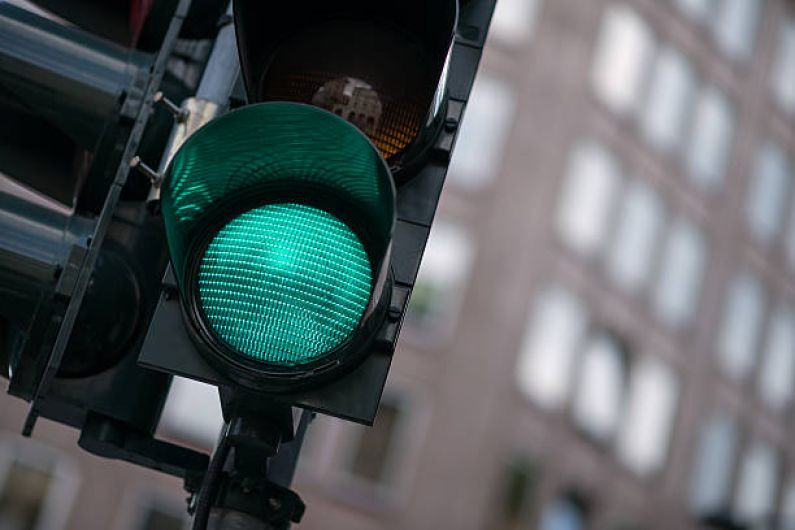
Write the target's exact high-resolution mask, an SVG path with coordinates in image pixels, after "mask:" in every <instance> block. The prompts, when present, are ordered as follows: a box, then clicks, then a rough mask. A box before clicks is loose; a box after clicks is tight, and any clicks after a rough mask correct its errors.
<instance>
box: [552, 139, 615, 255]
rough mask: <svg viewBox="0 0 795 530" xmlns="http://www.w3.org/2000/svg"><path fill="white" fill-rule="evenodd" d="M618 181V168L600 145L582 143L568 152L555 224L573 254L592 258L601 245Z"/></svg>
mask: <svg viewBox="0 0 795 530" xmlns="http://www.w3.org/2000/svg"><path fill="white" fill-rule="evenodd" d="M619 181H620V176H619V169H618V164H617V162H616V160H615V159H614V158H613V156H612V155H611V154H610V153H609V152H607V151H606V150H605V148H604V147H602V146H601V145H599V144H597V143H596V142H593V141H583V142H580V143H579V144H577V145H576V146H575V147H574V149H573V150H572V151H571V153H570V155H569V161H568V165H567V168H566V175H565V177H564V178H563V187H562V189H561V192H560V198H559V203H558V211H557V219H556V221H557V227H558V232H559V234H560V237H561V239H562V240H563V242H564V243H566V244H567V245H568V246H569V247H570V248H571V249H572V250H574V251H576V252H578V253H580V254H582V255H591V254H593V253H595V252H596V251H597V250H598V249H599V248H600V247H601V246H602V245H603V243H604V241H605V238H606V236H607V229H608V225H609V221H610V212H611V211H612V210H613V203H614V201H615V196H616V192H617V190H618V185H619Z"/></svg>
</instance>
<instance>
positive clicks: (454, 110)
mask: <svg viewBox="0 0 795 530" xmlns="http://www.w3.org/2000/svg"><path fill="white" fill-rule="evenodd" d="M45 1H46V0H42V2H45ZM134 3H135V4H136V5H141V6H142V5H144V4H145V3H139V2H134ZM190 4H191V2H190V0H179V2H178V3H177V7H176V10H175V13H174V16H173V17H171V18H170V19H169V20H170V22H169V23H168V28H167V31H165V33H164V36H163V38H162V42H160V43H159V44H158V46H156V48H158V49H159V51H158V52H157V54H145V53H141V52H140V51H131V50H129V49H119V48H118V47H114V46H110V45H109V44H108V43H106V42H104V41H101V42H100V41H99V40H98V39H97V38H96V37H95V36H91V35H88V34H86V33H84V32H81V31H80V30H77V29H75V28H72V27H68V26H63V25H53V24H54V23H52V24H51V23H48V22H43V21H41V20H35V21H34V20H33V19H32V18H30V16H29V15H23V14H21V13H20V12H19V10H16V8H12V7H10V6H8V5H7V4H5V3H0V71H2V72H3V74H4V75H3V76H0V88H2V89H3V90H0V112H11V113H15V114H14V115H15V116H21V117H23V118H25V120H28V121H26V122H25V123H24V124H23V125H22V127H23V128H24V127H26V126H27V125H29V124H30V123H35V124H43V127H44V128H46V129H47V130H49V131H54V134H55V133H57V134H56V135H60V136H63V137H66V139H67V140H68V142H65V143H64V145H66V146H67V147H68V149H65V152H67V153H70V152H71V151H70V149H76V151H75V152H76V153H78V155H77V156H76V157H75V158H74V160H76V161H78V162H81V164H76V165H78V166H79V168H80V169H81V171H79V172H78V173H77V177H76V178H73V179H72V180H71V181H69V182H70V185H69V186H67V187H66V189H65V190H64V189H62V188H63V187H59V186H60V182H59V181H58V178H57V173H58V171H63V170H64V168H63V167H59V168H58V171H56V172H55V173H54V174H53V175H50V174H48V176H47V177H46V178H43V179H40V180H41V181H40V182H38V181H37V182H36V183H35V185H34V184H33V181H29V180H25V179H27V178H29V176H28V175H30V174H37V172H36V171H27V172H25V171H23V170H24V169H30V167H31V166H30V164H33V165H35V164H36V163H38V162H40V161H38V160H35V157H31V156H26V157H24V160H23V162H24V163H23V164H21V165H20V166H19V167H17V169H20V174H23V173H25V175H23V176H22V177H21V178H18V181H19V182H21V183H22V184H28V185H31V186H33V187H37V188H38V189H39V190H40V191H43V192H44V193H47V194H49V193H51V192H53V193H55V191H58V192H59V193H61V195H60V200H61V202H62V203H63V204H60V205H58V206H57V207H56V206H53V205H52V204H50V202H48V201H45V202H46V206H42V204H41V202H40V201H38V199H37V200H33V199H31V198H30V197H29V196H26V195H24V194H21V195H19V196H15V197H14V198H13V200H8V199H7V198H6V197H5V196H2V194H0V198H2V199H3V202H2V203H0V228H3V230H0V292H2V294H3V297H2V299H0V341H1V342H0V345H3V346H5V348H4V349H3V350H0V360H1V361H3V362H5V363H6V367H7V368H8V369H9V370H11V372H12V373H11V374H10V377H11V382H10V386H9V391H10V392H11V393H12V394H14V395H17V396H19V397H22V398H24V399H27V400H29V401H31V402H32V405H31V412H30V415H29V421H28V423H27V425H26V427H25V432H26V433H28V434H29V433H30V431H31V429H32V427H33V422H34V421H35V418H36V417H37V416H39V415H42V416H46V417H48V418H52V419H54V420H55V421H59V422H62V423H65V424H67V425H71V426H74V427H77V428H79V429H80V430H81V437H80V445H81V447H83V448H85V449H87V450H89V451H91V452H94V453H97V454H100V455H103V456H109V457H114V458H121V459H126V460H130V461H132V462H135V463H137V464H140V465H144V466H148V467H152V468H155V469H159V470H162V471H166V472H169V473H172V474H176V475H179V476H184V477H185V478H186V479H192V480H193V485H192V486H191V487H190V488H189V489H191V491H194V490H195V489H196V486H198V484H197V482H196V481H197V480H198V479H199V478H200V477H201V476H202V475H204V482H205V485H204V486H202V488H201V492H202V493H201V497H200V498H199V500H198V501H197V502H198V504H199V505H200V506H202V507H203V509H197V513H202V514H205V515H206V514H207V513H208V510H207V509H206V507H207V506H208V503H210V504H212V503H213V502H214V500H213V498H214V496H215V492H214V488H213V487H209V486H208V485H212V484H216V485H217V484H218V483H219V482H218V480H217V478H218V475H219V473H222V470H223V468H224V465H225V462H226V459H227V455H228V454H229V451H230V448H231V447H234V449H235V450H234V451H233V452H232V453H233V454H234V458H233V460H234V469H235V472H236V473H237V475H236V476H232V477H231V480H232V481H231V483H230V482H229V481H227V483H226V485H227V486H229V488H228V489H227V490H225V491H226V492H227V493H225V495H226V494H228V496H229V503H228V504H229V505H234V504H235V502H237V501H240V502H241V503H243V504H245V503H246V502H248V501H249V499H250V497H246V495H242V497H238V498H237V501H236V500H235V498H236V497H235V496H236V495H237V493H235V491H237V489H236V488H237V486H240V488H239V489H240V490H241V491H243V493H244V494H245V490H246V489H247V488H248V487H247V486H246V485H245V484H244V483H243V482H245V480H243V479H247V478H256V479H257V480H260V479H263V478H267V479H268V480H265V481H264V482H262V485H263V487H264V488H265V489H266V490H268V491H278V492H279V495H285V496H284V497H283V498H284V499H285V500H286V501H287V502H285V503H284V504H283V505H284V506H290V507H291V508H290V509H289V510H286V511H285V512H284V513H283V514H279V517H281V516H282V515H284V516H285V517H295V516H296V514H298V512H300V499H297V497H296V496H294V495H293V496H290V495H289V493H291V492H289V490H285V489H284V488H283V487H282V488H281V489H278V488H277V489H272V488H271V486H273V485H274V484H276V485H278V486H280V487H281V486H287V485H289V478H285V479H284V481H283V482H284V484H277V483H276V481H273V480H271V478H272V477H263V474H264V471H263V469H261V467H262V466H261V463H262V460H263V458H262V456H263V454H264V455H265V456H266V458H265V459H266V460H268V459H270V458H271V457H273V456H274V455H275V454H276V451H277V449H278V447H279V444H280V443H281V442H284V441H288V440H289V439H290V437H291V436H292V435H293V432H295V433H297V432H299V431H300V430H301V429H305V428H306V423H307V421H308V420H307V417H308V416H307V415H304V416H303V419H302V422H301V423H300V424H299V427H300V425H303V427H300V428H297V427H296V423H295V417H294V416H293V413H294V411H295V410H296V408H300V409H308V410H313V411H319V412H323V413H326V414H330V415H334V416H338V417H342V418H346V419H349V420H353V421H357V422H360V423H367V424H371V423H372V422H373V419H374V417H375V413H376V410H377V408H378V403H379V401H380V397H381V392H382V390H383V386H384V383H385V381H386V377H387V374H388V371H389V366H390V362H391V357H392V354H393V352H394V350H395V344H396V341H397V337H398V333H399V329H400V325H401V322H402V318H403V314H404V312H405V309H406V304H407V302H408V299H409V295H410V293H411V290H412V288H413V285H414V281H415V278H416V275H417V271H418V268H419V264H420V260H421V257H422V252H423V249H424V246H425V242H426V240H427V237H428V234H429V231H430V226H431V224H432V221H433V217H434V213H435V211H436V205H437V202H438V199H439V195H440V193H441V190H442V186H443V184H444V179H445V175H446V172H447V167H448V164H449V161H450V155H451V152H452V148H453V145H454V142H455V137H456V134H457V129H458V124H459V123H460V120H461V118H462V115H463V111H464V107H465V105H466V101H467V99H468V97H469V91H470V89H471V86H472V82H473V80H474V76H475V73H476V71H477V66H478V62H479V60H480V54H481V50H482V47H483V44H484V40H485V36H486V33H487V29H488V25H489V19H490V16H491V12H492V10H493V7H494V0H470V1H468V2H466V3H464V4H463V5H462V6H461V9H460V10H459V5H458V2H456V0H406V1H403V2H401V3H397V2H395V3H385V2H369V1H365V0H349V1H346V2H342V1H328V0H327V1H319V0H295V1H293V2H290V3H279V4H278V5H273V3H264V2H257V1H252V0H235V1H234V13H235V16H234V19H235V28H236V31H237V43H238V47H239V52H240V66H241V70H242V79H241V81H240V83H239V84H238V87H237V90H236V92H235V94H233V95H231V96H230V94H229V93H228V92H227V93H224V90H226V89H225V88H224V87H226V86H227V85H228V87H231V85H232V82H231V81H230V79H228V78H231V79H234V78H235V76H237V70H236V65H235V64H232V63H231V62H230V61H228V60H227V58H228V56H225V55H224V54H225V53H226V52H225V51H224V50H226V51H228V47H226V48H225V46H226V45H225V44H223V43H224V42H225V43H226V44H228V43H229V42H230V41H228V40H224V39H226V37H224V35H226V36H229V33H230V32H231V28H226V29H222V30H220V33H219V37H218V38H217V40H216V43H215V47H214V49H213V52H212V54H211V56H210V58H209V60H208V62H207V65H206V68H205V71H204V74H203V78H202V82H201V83H200V85H199V89H198V90H197V94H196V97H194V98H191V99H189V100H188V101H187V103H186V104H185V105H184V108H180V107H178V106H176V105H175V104H173V103H166V104H165V105H166V107H167V108H169V109H170V110H171V111H172V113H174V114H175V116H176V117H177V118H178V119H177V126H176V127H175V128H174V130H173V131H172V134H171V137H170V139H169V140H168V145H164V144H166V140H165V138H164V137H162V136H160V135H159V134H157V133H155V132H152V130H151V122H152V120H151V119H150V117H151V115H152V111H153V104H154V101H155V100H156V99H160V100H161V101H167V100H166V99H163V98H160V97H158V98H155V93H156V92H157V91H158V90H160V91H163V90H164V89H166V88H167V83H165V81H164V80H165V79H166V77H165V70H166V63H167V62H168V60H169V58H170V56H171V52H172V51H173V50H174V47H175V44H176V39H177V37H178V36H179V35H180V27H181V25H182V22H183V20H185V19H186V16H188V14H189V13H190V11H189V7H190ZM155 5H158V4H157V3H156V4H155ZM199 5H209V4H208V3H206V2H199ZM212 5H216V4H214V3H212ZM150 16H151V12H150ZM157 22H158V23H159V22H160V21H159V20H158V21H157ZM56 26H57V27H56ZM25 27H27V29H25ZM7 28H12V29H13V31H10V30H8V31H7V30H6V29H7ZM64 50H69V53H74V54H75V56H74V57H71V56H69V55H68V54H66V52H65V51H64ZM217 50H221V51H219V52H218V54H217V55H216V51H217ZM34 51H35V52H37V53H38V54H39V55H37V53H33V52H34ZM59 53H60V54H61V55H58V54H59ZM55 56H57V57H61V61H60V63H63V64H59V62H58V61H52V60H47V59H48V57H49V58H50V59H51V57H55ZM92 61H93V62H92ZM7 73H10V74H11V75H6V74H7ZM89 74H91V75H89ZM224 76H226V77H224ZM216 77H218V78H216ZM220 77H224V79H225V80H226V81H229V83H225V82H220V81H219V79H220ZM183 88H184V87H183ZM210 88H212V90H210ZM210 92H212V93H213V94H215V95H216V96H218V98H217V99H212V100H211V99H204V100H202V98H207V97H208V96H207V94H208V93H210ZM47 93H57V94H61V97H58V98H53V99H47V98H46V97H44V96H43V95H42V94H47ZM9 94H10V95H11V96H8V95H9ZM230 103H231V105H230ZM228 106H232V107H237V108H235V109H234V110H232V111H230V112H228V113H225V114H224V112H225V111H226V108H227V107H228ZM9 109H10V111H9ZM197 109H199V110H197ZM161 114H163V113H162V112H161ZM218 114H222V115H221V117H218V118H216V119H214V120H212V121H210V120H211V118H212V117H213V116H215V115H218ZM156 117H157V114H155V118H156ZM206 122H209V123H206ZM87 123H88V124H90V125H89V126H87V127H86V126H85V125H86V124H87ZM204 123H206V125H204V126H203V127H201V128H198V127H199V125H201V124H204ZM147 124H149V126H148V125H147ZM195 129H198V130H195ZM34 130H38V129H34ZM147 139H148V142H147ZM70 142H71V143H70ZM147 143H149V144H155V145H158V146H159V147H160V148H161V149H159V150H158V149H156V150H155V152H154V153H153V154H149V155H147V154H145V153H144V152H143V151H142V149H143V146H145V145H146V144H147ZM27 147H28V148H30V149H29V152H30V153H34V154H35V152H36V147H37V146H36V144H35V142H33V143H31V144H30V145H28V146H27ZM164 147H165V148H164ZM39 148H40V146H39ZM161 151H162V153H163V158H162V160H163V168H164V170H163V171H162V172H159V171H155V170H152V169H149V168H148V167H147V166H146V164H141V162H140V161H141V159H142V158H143V159H144V160H149V161H150V163H152V162H151V160H152V157H153V156H154V157H156V158H157V159H160V156H159V155H160V154H161ZM9 153H11V155H13V154H14V151H13V150H8V149H6V150H5V151H4V150H3V149H2V146H0V171H8V169H7V168H8V167H10V165H6V162H8V161H12V162H13V161H16V160H17V159H15V158H14V156H10V155H9ZM41 158H45V157H41ZM69 159H70V156H66V157H65V160H69ZM9 164H10V162H9ZM26 164H27V165H26ZM68 165H69V164H67V166H68ZM131 165H137V166H138V167H139V168H143V169H142V174H143V175H145V176H146V178H143V177H141V176H137V177H133V176H130V178H128V173H129V171H130V167H131ZM153 165H155V164H153ZM67 174H69V175H70V176H73V174H72V173H69V172H68V171H67ZM12 176H15V177H16V175H12ZM141 182H143V183H144V186H143V190H144V193H142V192H141V186H140V184H141ZM136 184H137V185H136ZM150 185H151V186H150ZM150 188H151V189H150ZM153 206H154V207H153ZM158 213H159V217H158ZM6 228H8V230H6ZM9 234H13V237H9ZM17 235H21V237H16V236H17ZM169 258H170V259H169ZM120 324H123V325H120ZM152 369H154V370H152ZM172 374H175V375H180V376H186V377H190V378H193V379H197V380H200V381H204V382H208V383H212V384H214V385H217V386H218V387H219V388H220V391H221V392H220V393H221V401H222V405H223V409H224V414H225V417H226V418H225V419H226V420H227V425H226V428H225V432H224V436H223V437H221V443H220V444H219V448H218V451H217V452H216V457H217V458H215V457H214V459H213V461H212V462H209V463H208V459H207V457H206V455H202V454H200V453H197V452H195V451H191V450H188V449H186V448H183V447H180V446H176V445H173V444H168V443H164V442H162V441H159V440H155V439H154V437H153V432H154V429H155V426H156V424H157V422H158V418H159V414H160V411H161V409H162V405H163V401H164V399H165V396H166V394H167V391H168V385H169V382H170V378H171V375H172ZM292 449H295V447H293V448H292ZM287 452H292V456H291V457H290V458H292V461H291V463H290V462H288V463H286V464H284V465H278V462H277V465H275V468H279V467H281V468H282V470H283V471H284V473H283V475H284V477H289V476H290V475H291V471H290V469H294V463H295V462H294V460H295V458H296V457H297V449H295V450H293V451H287ZM281 454H282V455H283V454H285V452H282V453H281ZM269 465H270V464H269ZM241 477H242V479H241ZM235 480H238V481H240V480H243V482H240V483H236V482H235ZM230 484H231V485H230ZM258 484H259V483H258ZM249 489H250V488H249ZM261 507H262V506H261V505H260V508H261ZM240 511H242V512H245V510H240ZM277 511H278V510H277Z"/></svg>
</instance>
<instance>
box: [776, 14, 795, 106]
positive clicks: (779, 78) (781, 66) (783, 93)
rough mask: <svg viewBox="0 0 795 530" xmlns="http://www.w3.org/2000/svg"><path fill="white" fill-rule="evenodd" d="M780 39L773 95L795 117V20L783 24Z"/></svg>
mask: <svg viewBox="0 0 795 530" xmlns="http://www.w3.org/2000/svg"><path fill="white" fill-rule="evenodd" d="M778 38H779V41H778V51H777V52H776V59H775V63H774V64H773V79H772V81H773V94H774V95H775V96H776V99H777V100H778V103H779V105H781V108H782V109H784V110H785V111H786V112H787V113H789V114H791V115H795V19H790V20H789V21H787V22H785V23H784V24H783V26H782V27H781V29H780V30H779V37H778Z"/></svg>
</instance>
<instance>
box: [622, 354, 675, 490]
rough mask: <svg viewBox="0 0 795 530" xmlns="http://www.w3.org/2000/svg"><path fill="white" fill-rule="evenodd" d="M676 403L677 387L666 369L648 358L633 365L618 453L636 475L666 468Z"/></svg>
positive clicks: (661, 364) (669, 371) (673, 377)
mask: <svg viewBox="0 0 795 530" xmlns="http://www.w3.org/2000/svg"><path fill="white" fill-rule="evenodd" d="M678 400H679V383H678V380H677V377H676V374H675V373H674V372H673V371H672V370H671V369H670V368H668V366H666V365H665V364H663V363H662V362H661V361H659V360H657V359H655V358H653V357H651V356H647V357H644V358H642V359H641V360H639V361H638V362H637V363H636V364H635V365H634V367H633V370H632V377H631V380H630V386H629V393H628V399H627V410H626V413H625V416H624V422H623V425H622V426H621V430H620V432H619V437H618V447H617V449H618V454H619V457H620V458H621V461H622V462H624V464H625V465H626V466H627V467H628V468H629V469H631V470H632V471H634V472H635V473H637V474H639V475H644V474H648V473H651V472H654V471H657V470H658V469H660V468H662V467H663V465H664V464H665V460H666V456H667V454H668V444H669V441H670V439H671V432H672V430H673V424H674V418H675V416H676V407H677V403H678ZM650 410H653V411H655V412H654V414H649V411H650Z"/></svg>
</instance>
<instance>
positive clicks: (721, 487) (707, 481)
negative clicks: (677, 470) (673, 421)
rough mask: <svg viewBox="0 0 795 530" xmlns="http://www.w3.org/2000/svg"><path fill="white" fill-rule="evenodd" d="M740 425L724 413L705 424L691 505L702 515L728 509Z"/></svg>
mask: <svg viewBox="0 0 795 530" xmlns="http://www.w3.org/2000/svg"><path fill="white" fill-rule="evenodd" d="M737 438H738V433H737V425H736V424H735V422H734V420H733V419H732V418H730V417H729V416H726V415H725V414H717V415H715V416H713V417H712V418H711V419H710V421H709V422H708V423H706V424H705V425H704V426H703V427H702V431H701V436H700V437H699V442H698V449H697V450H696V452H695V453H693V456H694V459H695V460H694V462H693V463H692V464H691V473H692V475H691V480H690V498H689V500H690V507H691V509H692V510H693V511H695V512H696V513H699V514H707V513H714V512H716V511H718V510H722V509H724V508H725V506H726V503H727V496H728V492H729V486H730V483H729V481H730V480H731V476H732V468H733V467H734V458H735V454H736V451H737Z"/></svg>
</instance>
